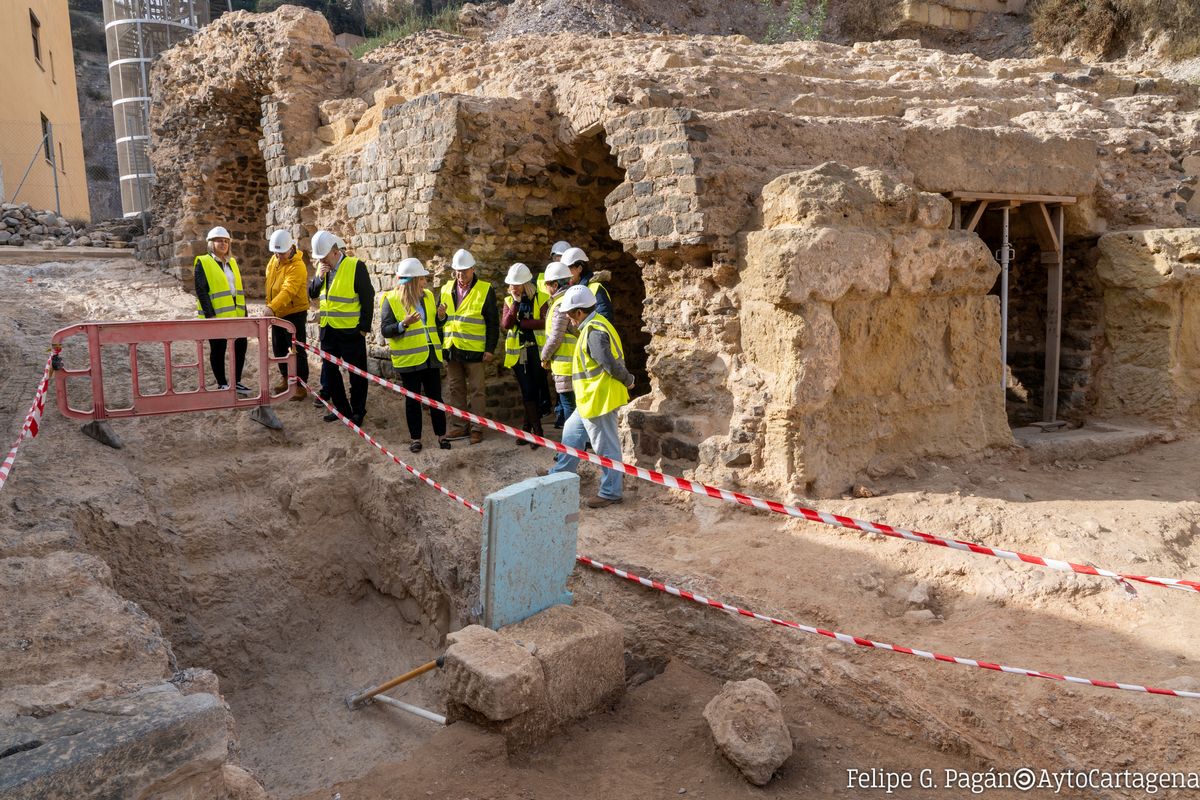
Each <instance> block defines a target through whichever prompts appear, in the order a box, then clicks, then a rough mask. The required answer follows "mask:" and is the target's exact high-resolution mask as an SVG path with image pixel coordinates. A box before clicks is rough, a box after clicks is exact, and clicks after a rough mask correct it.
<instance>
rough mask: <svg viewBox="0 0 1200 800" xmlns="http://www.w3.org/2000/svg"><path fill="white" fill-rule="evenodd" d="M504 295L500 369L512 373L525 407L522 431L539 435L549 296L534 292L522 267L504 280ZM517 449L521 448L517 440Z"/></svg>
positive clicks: (511, 270) (515, 266)
mask: <svg viewBox="0 0 1200 800" xmlns="http://www.w3.org/2000/svg"><path fill="white" fill-rule="evenodd" d="M504 283H505V284H507V285H508V294H506V295H505V297H504V310H503V311H502V312H501V314H500V330H502V331H504V332H505V337H504V366H505V368H506V369H511V370H512V371H513V376H514V377H515V378H516V379H517V385H518V386H519V387H520V388H521V400H522V401H523V403H524V406H525V424H524V425H522V426H521V429H522V430H525V431H529V432H530V433H536V434H537V435H538V436H541V435H542V411H541V401H542V397H543V396H544V395H545V394H546V393H547V391H548V389H547V386H546V370H545V368H544V367H542V358H541V350H542V345H544V344H545V343H546V317H547V312H548V311H549V310H550V296H549V295H548V294H546V293H545V292H544V291H542V290H540V289H538V288H537V286H536V284H535V283H534V280H533V273H532V272H531V271H530V269H529V267H527V266H525V265H524V264H521V263H517V264H513V265H512V267H511V268H509V270H508V275H507V276H506V277H505V279H504ZM516 443H517V444H518V445H523V444H525V440H524V439H517V440H516Z"/></svg>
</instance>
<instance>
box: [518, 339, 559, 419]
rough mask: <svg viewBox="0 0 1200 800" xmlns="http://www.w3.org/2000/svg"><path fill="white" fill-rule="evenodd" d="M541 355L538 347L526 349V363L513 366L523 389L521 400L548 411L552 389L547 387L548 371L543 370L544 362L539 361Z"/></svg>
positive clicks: (519, 384)
mask: <svg viewBox="0 0 1200 800" xmlns="http://www.w3.org/2000/svg"><path fill="white" fill-rule="evenodd" d="M538 358H540V355H539V354H538V349H537V346H536V345H533V346H529V347H526V348H525V363H524V364H513V375H514V376H516V379H517V385H518V386H520V387H521V399H522V400H524V401H525V402H526V403H537V404H538V406H539V407H540V406H543V400H544V401H545V403H544V406H545V408H546V409H549V407H550V399H549V398H550V387H549V386H547V385H546V370H544V369H542V362H541V361H538Z"/></svg>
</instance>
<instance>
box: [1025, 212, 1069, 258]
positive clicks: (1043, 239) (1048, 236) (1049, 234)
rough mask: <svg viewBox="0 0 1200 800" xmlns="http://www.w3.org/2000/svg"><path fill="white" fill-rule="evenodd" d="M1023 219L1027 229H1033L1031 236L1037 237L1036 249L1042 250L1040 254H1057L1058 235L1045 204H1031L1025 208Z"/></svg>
mask: <svg viewBox="0 0 1200 800" xmlns="http://www.w3.org/2000/svg"><path fill="white" fill-rule="evenodd" d="M1059 208H1060V209H1061V208H1062V207H1061V206H1059ZM1025 218H1026V219H1027V220H1028V221H1029V227H1031V228H1033V235H1034V236H1036V237H1037V240H1038V247H1040V248H1042V252H1044V253H1052V252H1058V250H1059V246H1058V234H1057V232H1056V231H1055V229H1054V221H1053V220H1051V218H1050V210H1049V209H1048V208H1046V204H1045V203H1031V204H1029V205H1027V206H1025Z"/></svg>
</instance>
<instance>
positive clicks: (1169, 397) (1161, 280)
mask: <svg viewBox="0 0 1200 800" xmlns="http://www.w3.org/2000/svg"><path fill="white" fill-rule="evenodd" d="M1099 248H1100V254H1101V255H1100V262H1099V264H1097V271H1098V273H1099V276H1100V280H1101V282H1102V284H1103V286H1104V322H1105V336H1106V339H1107V344H1108V346H1109V348H1110V351H1111V357H1110V359H1109V361H1108V363H1106V364H1105V365H1104V367H1103V368H1102V369H1101V371H1100V375H1099V380H1100V392H1099V397H1100V408H1101V411H1102V412H1103V413H1106V414H1111V415H1114V416H1138V417H1147V418H1150V419H1154V420H1158V421H1162V422H1170V421H1177V422H1181V423H1185V424H1186V423H1194V422H1195V421H1196V420H1198V419H1200V228H1179V229H1175V230H1144V231H1130V232H1128V233H1113V234H1108V235H1107V236H1102V237H1101V238H1100V242H1099Z"/></svg>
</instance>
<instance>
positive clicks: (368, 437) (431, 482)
mask: <svg viewBox="0 0 1200 800" xmlns="http://www.w3.org/2000/svg"><path fill="white" fill-rule="evenodd" d="M294 380H295V381H297V382H298V383H299V384H300V385H301V386H303V387H304V388H305V389H307V390H308V391H309V392H311V393H313V394H314V395H315V396H316V397H317V398H318V399H319V400H320V401H321V402H322V403H324V404H325V407H326V408H327V409H329V410H330V412H332V413H333V414H336V415H337V418H338V419H340V420H341V421H342V423H343V424H344V425H345V426H346V427H347V428H349V429H350V430H352V431H354V432H355V433H357V434H358V435H359V436H361V437H362V438H364V439H366V440H367V442H369V443H370V444H371V445H372V446H373V447H374V448H375V449H376V450H378V451H379V452H381V453H383V454H384V455H385V456H387V457H388V458H390V459H391V460H392V461H395V462H396V463H397V464H399V465H400V466H402V467H404V469H406V470H408V472H409V473H410V474H411V475H413V476H415V477H416V478H417V479H418V480H420V481H422V482H424V483H426V484H428V485H429V486H432V487H433V488H434V489H437V490H438V491H439V492H441V493H442V494H444V495H446V497H449V498H450V499H451V500H454V501H455V502H458V503H461V504H463V505H464V506H466V507H467V508H469V509H471V510H472V511H475V512H477V513H479V514H482V513H483V509H482V508H480V507H479V506H477V505H475V504H474V503H472V502H471V501H470V500H466V499H464V498H462V497H459V496H458V495H456V494H455V493H454V492H452V491H450V490H449V489H447V488H446V487H445V486H442V485H441V484H440V483H438V482H437V481H435V480H434V479H433V478H430V477H429V476H428V475H426V474H425V473H423V472H421V471H420V470H418V469H414V468H413V467H410V466H409V465H408V464H405V463H404V462H403V461H401V460H400V457H399V456H397V455H396V454H395V453H393V452H392V451H391V450H388V449H387V448H386V447H384V446H383V445H381V444H380V443H379V442H377V441H375V437H374V436H372V435H371V434H369V433H367V432H366V431H364V430H363V429H362V428H360V427H358V426H357V425H355V424H354V423H353V422H352V421H351V420H350V419H349V418H348V417H347V416H346V415H345V414H343V413H342V412H340V411H338V410H337V409H336V408H334V407H333V405H332V404H331V403H330V402H329V401H327V400H326V399H325V398H323V397H321V396H320V395H319V394H317V393H316V392H313V390H312V387H310V386H309V385H308V384H307V383H305V382H304V381H303V380H301V379H300V378H295V379H294Z"/></svg>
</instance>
